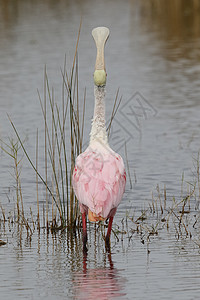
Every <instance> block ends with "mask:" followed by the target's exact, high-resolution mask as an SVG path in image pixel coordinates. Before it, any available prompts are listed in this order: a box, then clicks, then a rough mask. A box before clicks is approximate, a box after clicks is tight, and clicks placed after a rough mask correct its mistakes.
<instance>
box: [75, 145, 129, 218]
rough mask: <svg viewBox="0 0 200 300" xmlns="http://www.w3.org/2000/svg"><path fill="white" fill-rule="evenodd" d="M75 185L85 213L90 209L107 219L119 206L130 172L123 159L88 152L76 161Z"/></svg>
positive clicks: (87, 150) (107, 154) (110, 153)
mask: <svg viewBox="0 0 200 300" xmlns="http://www.w3.org/2000/svg"><path fill="white" fill-rule="evenodd" d="M72 184H73V188H74V191H75V194H76V196H77V198H78V200H79V203H80V207H81V210H82V209H83V207H85V206H86V207H88V208H89V209H90V210H91V211H92V212H94V213H96V214H97V215H99V216H102V217H103V218H106V217H107V216H108V215H109V213H110V211H111V210H112V209H113V208H117V206H118V205H119V203H120V201H121V199H122V196H123V193H124V190H125V184H126V172H125V169H124V163H123V160H122V158H121V156H120V155H118V154H116V153H114V152H106V153H104V154H103V155H102V154H100V153H99V152H98V151H92V150H91V149H89V148H88V149H86V151H85V152H83V153H82V154H80V155H79V156H78V157H77V159H76V166H75V169H74V172H73V177H72Z"/></svg>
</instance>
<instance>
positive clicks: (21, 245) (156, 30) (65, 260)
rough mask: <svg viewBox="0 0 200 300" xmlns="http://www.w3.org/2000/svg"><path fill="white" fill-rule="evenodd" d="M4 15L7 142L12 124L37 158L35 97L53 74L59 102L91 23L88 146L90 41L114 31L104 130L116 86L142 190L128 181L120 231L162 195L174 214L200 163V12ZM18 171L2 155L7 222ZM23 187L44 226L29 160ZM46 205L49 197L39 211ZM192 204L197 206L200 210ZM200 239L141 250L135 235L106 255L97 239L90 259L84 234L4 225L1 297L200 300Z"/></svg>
mask: <svg viewBox="0 0 200 300" xmlns="http://www.w3.org/2000/svg"><path fill="white" fill-rule="evenodd" d="M0 8H1V9H0V15H1V18H0V66H1V67H0V107H1V109H0V138H1V139H3V140H6V141H7V138H8V137H14V133H13V131H12V128H11V126H10V123H9V121H8V117H7V114H9V115H10V116H11V118H12V120H13V121H14V123H15V125H16V127H17V128H18V130H19V131H20V134H21V136H22V137H23V138H26V137H27V140H26V145H27V149H28V151H29V153H30V155H31V157H35V138H36V130H37V128H39V129H40V131H41V135H42V132H43V121H42V115H41V111H40V106H39V101H38V95H37V89H39V91H40V92H41V94H42V93H43V81H44V67H45V65H46V67H47V71H48V76H49V80H50V82H51V84H52V85H53V86H54V89H55V95H56V99H60V96H61V90H62V89H61V87H62V76H61V72H60V67H63V64H64V58H65V55H66V61H67V64H69V65H70V64H71V61H72V59H73V55H74V51H75V44H76V39H77V32H78V28H79V23H80V18H81V16H82V20H83V23H82V29H81V37H80V43H79V50H78V60H79V88H80V95H83V94H84V88H85V87H86V89H87V97H86V118H85V141H84V142H85V144H87V141H88V135H89V131H90V122H91V118H92V114H93V80H92V74H93V70H94V63H95V55H96V50H95V45H94V42H93V40H92V37H91V30H92V29H93V28H94V27H96V26H99V25H104V26H107V27H109V28H110V32H111V35H110V38H109V41H108V43H107V45H106V67H107V73H108V80H107V96H106V111H107V113H106V116H107V119H108V118H109V116H110V114H111V112H112V105H113V100H114V97H115V94H116V91H117V89H118V87H120V95H122V96H123V98H122V99H123V100H122V104H121V108H120V109H119V111H118V113H117V115H116V119H115V120H114V122H113V131H112V132H111V133H112V134H111V138H110V144H111V146H112V147H113V148H114V149H115V150H118V152H119V153H120V154H121V155H122V156H123V157H125V154H124V142H125V141H126V143H127V152H128V159H129V167H130V174H131V178H132V184H133V189H130V184H129V181H127V186H126V193H125V196H124V199H123V202H122V204H121V205H120V207H119V209H118V214H117V215H116V218H115V223H116V224H118V225H120V224H121V219H122V218H123V217H124V216H125V215H126V212H127V210H129V209H130V207H132V210H133V211H134V212H135V213H136V214H137V215H139V214H140V211H141V209H142V208H144V207H147V206H148V203H149V201H150V200H151V197H152V194H151V193H152V191H153V193H154V194H156V186H157V185H159V186H160V189H161V192H163V188H164V185H166V190H167V199H168V201H169V202H170V203H171V199H172V197H173V196H175V197H176V198H177V199H179V198H180V197H181V184H182V176H183V173H184V193H185V194H187V183H186V181H191V182H192V181H193V180H194V179H195V177H194V174H193V171H194V166H193V164H194V158H195V157H197V153H198V151H199V149H200V144H199V140H200V130H199V129H200V119H199V111H200V102H199V98H200V87H199V75H200V66H199V48H200V39H199V38H200V29H199V28H200V27H199V22H200V7H199V5H198V3H197V1H186V0H185V1H184V0H182V1H175V2H174V1H167V2H166V1H160V2H158V1H156V0H151V1H148V3H147V2H146V1H138V0H132V1H111V0H109V1H90V0H86V1H44V2H42V3H41V1H34V2H32V1H22V0H21V1H20V0H18V1H12V3H11V2H7V1H3V0H1V1H0ZM40 145H41V146H40V147H41V149H40V150H41V152H42V151H43V149H42V142H40ZM42 163H43V161H42V159H41V162H40V164H41V165H42ZM12 166H13V162H12V160H11V159H10V158H9V157H8V156H7V155H5V154H4V153H3V151H0V170H1V172H0V203H1V204H2V206H3V207H4V208H5V211H6V214H7V215H9V212H10V213H11V214H13V211H14V206H15V197H16V195H15V188H14V185H15V182H14V179H13V177H12V176H11V175H10V173H11V174H13V169H12ZM21 180H22V190H23V199H24V203H25V209H26V211H27V213H29V208H30V206H31V207H32V210H33V214H34V215H36V192H35V175H34V172H33V171H32V170H31V168H30V167H29V166H28V164H27V163H26V160H25V158H24V159H23V167H22V172H21ZM44 198H45V191H44V189H43V188H42V187H41V190H40V201H41V203H42V202H43V200H44ZM197 200H198V197H197V198H196V201H197ZM191 201H193V203H192V205H193V207H195V203H194V202H195V200H194V199H193V200H191ZM193 214H197V215H198V212H195V211H194V213H193ZM192 218H193V216H192ZM192 221H193V219H192ZM192 221H191V222H192ZM152 222H156V221H155V220H153V221H152ZM191 224H192V223H191ZM92 228H93V227H92ZM197 231H198V229H194V238H193V239H192V241H191V240H190V239H189V238H186V239H181V240H180V239H179V240H176V232H174V231H173V229H172V230H171V231H170V232H169V233H168V232H167V230H163V231H162V232H161V233H159V234H158V235H156V236H153V237H151V239H150V242H149V243H147V242H146V240H145V242H144V244H143V243H142V242H141V241H142V239H141V236H138V235H137V234H134V235H133V238H132V239H131V241H129V240H128V237H127V236H125V237H124V238H123V241H122V242H121V239H119V241H116V239H115V238H114V237H112V251H111V252H112V254H111V255H108V254H107V253H106V252H105V249H104V245H103V242H102V239H101V238H99V239H98V238H97V239H95V232H94V230H93V229H91V233H90V238H89V253H88V256H87V257H84V256H83V254H82V251H81V249H82V243H81V238H80V236H79V235H78V234H77V235H78V236H76V237H75V236H73V237H72V239H70V238H69V237H68V236H67V235H65V234H63V233H62V234H61V233H58V234H57V235H56V236H52V235H51V234H49V236H47V235H46V233H43V232H41V233H40V235H38V234H37V233H34V235H33V236H32V239H31V241H30V240H29V239H27V238H26V232H25V230H24V231H23V232H20V229H18V228H17V226H15V225H12V226H11V228H9V225H8V224H6V226H5V228H4V226H3V224H1V227H0V239H3V240H6V241H7V245H5V246H1V247H0V257H1V258H0V261H1V267H0V295H1V297H2V298H7V299H13V297H14V298H15V299H27V298H30V299H37V298H39V299H46V298H48V299H55V298H56V299H95V298H97V299H133V297H135V299H147V298H148V299H178V298H181V299H187V300H188V299H197V298H198V295H199V292H200V288H199V280H198V279H199V277H200V272H199V269H200V268H199V263H198V262H199V246H198V241H199V233H198V232H197ZM194 241H197V244H196V243H195V242H194Z"/></svg>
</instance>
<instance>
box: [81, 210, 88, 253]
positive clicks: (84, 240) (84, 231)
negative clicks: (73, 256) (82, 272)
mask: <svg viewBox="0 0 200 300" xmlns="http://www.w3.org/2000/svg"><path fill="white" fill-rule="evenodd" d="M82 225H83V252H87V247H86V244H87V225H86V213H85V212H84V213H82Z"/></svg>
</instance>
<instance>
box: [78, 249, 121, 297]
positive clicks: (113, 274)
mask: <svg viewBox="0 0 200 300" xmlns="http://www.w3.org/2000/svg"><path fill="white" fill-rule="evenodd" d="M106 260H107V265H108V266H107V267H97V268H88V266H87V265H88V257H87V253H84V254H83V270H82V271H81V272H76V273H74V280H73V290H74V296H75V299H87V300H92V299H93V300H94V299H98V300H105V299H111V298H112V299H114V298H115V297H117V298H119V297H120V298H121V297H122V296H125V295H126V294H125V293H123V291H122V290H123V282H124V280H123V278H122V277H121V276H120V275H119V271H118V270H117V269H116V268H114V264H113V261H112V256H111V253H107V254H106Z"/></svg>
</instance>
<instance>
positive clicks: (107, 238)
mask: <svg viewBox="0 0 200 300" xmlns="http://www.w3.org/2000/svg"><path fill="white" fill-rule="evenodd" d="M112 223H113V217H110V218H109V223H108V231H107V234H106V238H105V243H106V250H107V251H110V234H111V230H112Z"/></svg>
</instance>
